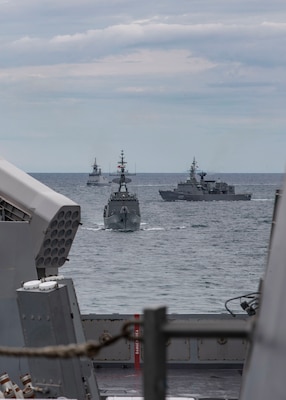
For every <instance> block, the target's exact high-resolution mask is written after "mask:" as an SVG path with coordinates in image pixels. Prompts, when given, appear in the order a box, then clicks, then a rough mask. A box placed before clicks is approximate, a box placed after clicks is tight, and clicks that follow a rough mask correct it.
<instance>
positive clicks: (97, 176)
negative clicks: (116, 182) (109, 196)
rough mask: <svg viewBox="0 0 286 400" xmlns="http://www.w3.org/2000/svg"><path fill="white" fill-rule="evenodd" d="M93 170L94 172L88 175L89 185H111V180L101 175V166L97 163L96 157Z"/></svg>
mask: <svg viewBox="0 0 286 400" xmlns="http://www.w3.org/2000/svg"><path fill="white" fill-rule="evenodd" d="M92 167H93V170H92V172H91V173H90V174H89V175H88V181H87V182H86V184H87V185H88V186H109V185H110V182H109V180H108V179H107V178H106V177H105V176H103V175H101V168H99V166H98V165H97V163H96V158H95V159H94V164H93V165H92Z"/></svg>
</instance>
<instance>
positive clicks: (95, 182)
mask: <svg viewBox="0 0 286 400" xmlns="http://www.w3.org/2000/svg"><path fill="white" fill-rule="evenodd" d="M86 184H87V186H110V183H109V181H108V180H107V179H106V178H103V177H101V179H98V177H96V178H93V177H90V178H89V180H88V181H87V182H86Z"/></svg>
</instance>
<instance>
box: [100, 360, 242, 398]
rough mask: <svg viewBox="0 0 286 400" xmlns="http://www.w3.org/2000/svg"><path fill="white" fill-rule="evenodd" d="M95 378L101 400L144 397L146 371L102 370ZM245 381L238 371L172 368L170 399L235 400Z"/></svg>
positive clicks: (170, 374) (169, 389)
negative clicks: (242, 381) (144, 372)
mask: <svg viewBox="0 0 286 400" xmlns="http://www.w3.org/2000/svg"><path fill="white" fill-rule="evenodd" d="M96 378H97V383H98V387H99V391H100V396H101V397H102V399H106V400H113V399H118V398H124V400H127V399H131V398H132V399H133V398H134V399H136V398H137V399H138V398H140V397H141V398H142V397H143V371H142V370H135V369H132V368H126V369H117V368H100V369H98V370H96ZM241 380H242V371H241V370H239V369H236V368H234V369H229V368H228V369H222V368H204V369H202V368H198V369H193V368H170V369H168V378H167V395H168V396H169V397H171V398H178V397H179V398H181V399H182V398H185V399H195V400H202V399H204V400H221V399H223V400H236V399H238V398H239V391H240V386H241Z"/></svg>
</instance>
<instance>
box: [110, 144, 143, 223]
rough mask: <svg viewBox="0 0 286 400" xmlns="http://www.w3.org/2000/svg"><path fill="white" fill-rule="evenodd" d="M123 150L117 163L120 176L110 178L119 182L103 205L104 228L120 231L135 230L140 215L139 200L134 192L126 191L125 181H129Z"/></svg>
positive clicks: (139, 220)
mask: <svg viewBox="0 0 286 400" xmlns="http://www.w3.org/2000/svg"><path fill="white" fill-rule="evenodd" d="M126 164H127V163H126V162H125V161H124V152H123V150H122V151H121V159H120V161H119V164H118V168H119V169H120V172H119V173H120V176H119V177H118V178H115V179H113V180H112V182H114V183H118V184H119V188H118V191H117V192H113V193H112V194H111V196H110V198H109V200H108V203H107V205H105V207H104V211H103V219H104V226H105V228H106V229H114V230H120V231H137V230H139V229H140V222H141V215H140V208H139V201H138V198H137V196H136V194H131V193H129V192H128V189H127V183H129V182H131V179H130V178H126V175H131V174H129V173H128V172H126V171H125V165H126Z"/></svg>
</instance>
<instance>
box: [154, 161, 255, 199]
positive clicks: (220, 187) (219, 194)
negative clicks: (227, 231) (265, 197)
mask: <svg viewBox="0 0 286 400" xmlns="http://www.w3.org/2000/svg"><path fill="white" fill-rule="evenodd" d="M196 171H197V163H196V160H195V158H194V160H193V162H192V165H191V168H190V177H189V178H188V179H187V180H186V181H185V182H180V183H178V185H177V188H176V189H173V190H159V193H160V196H161V197H162V199H163V200H165V201H176V200H186V201H212V200H228V201H234V200H251V194H250V193H241V194H235V187H234V186H233V185H228V184H227V183H225V182H220V181H215V180H205V176H206V175H207V174H206V172H200V173H198V175H199V176H200V180H199V181H198V180H197V178H196Z"/></svg>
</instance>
